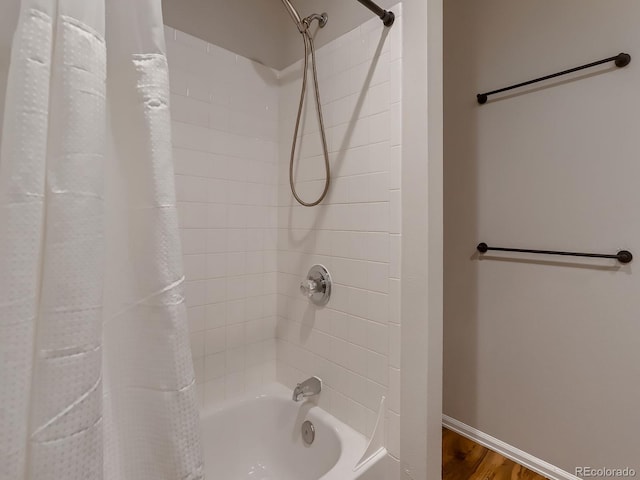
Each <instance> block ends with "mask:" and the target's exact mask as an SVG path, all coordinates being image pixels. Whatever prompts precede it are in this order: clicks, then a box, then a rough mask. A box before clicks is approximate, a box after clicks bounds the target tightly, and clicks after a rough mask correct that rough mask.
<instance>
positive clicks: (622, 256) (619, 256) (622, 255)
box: [476, 242, 633, 263]
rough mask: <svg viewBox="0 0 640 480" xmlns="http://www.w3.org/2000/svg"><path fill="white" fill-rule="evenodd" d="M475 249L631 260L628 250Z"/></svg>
mask: <svg viewBox="0 0 640 480" xmlns="http://www.w3.org/2000/svg"><path fill="white" fill-rule="evenodd" d="M476 249H477V250H478V251H479V252H480V253H487V252H488V251H489V250H495V251H498V252H519V253H535V254H541V255H564V256H570V257H588V258H613V259H616V260H618V261H619V262H620V263H630V262H631V261H632V260H633V255H632V253H631V252H630V251H629V250H620V251H619V252H618V253H616V254H615V255H608V254H601V253H578V252H558V251H554V250H528V249H523V248H501V247H490V246H488V245H487V244H486V243H484V242H482V243H479V244H478V246H477V247H476Z"/></svg>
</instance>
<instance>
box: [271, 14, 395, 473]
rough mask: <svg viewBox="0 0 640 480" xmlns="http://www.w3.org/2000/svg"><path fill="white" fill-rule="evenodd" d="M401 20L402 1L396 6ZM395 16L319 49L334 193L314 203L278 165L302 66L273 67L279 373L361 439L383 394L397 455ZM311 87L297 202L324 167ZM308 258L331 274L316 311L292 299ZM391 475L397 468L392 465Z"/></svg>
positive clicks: (284, 159) (285, 159)
mask: <svg viewBox="0 0 640 480" xmlns="http://www.w3.org/2000/svg"><path fill="white" fill-rule="evenodd" d="M394 11H395V12H397V14H398V15H399V14H400V12H401V11H400V6H397V7H394ZM401 33H402V18H401V16H400V18H398V20H397V21H396V23H395V25H394V26H393V28H391V29H384V28H383V27H382V25H381V23H380V21H379V20H378V19H376V18H374V19H372V20H371V21H368V22H367V23H365V24H364V25H362V26H361V27H359V28H357V29H355V30H353V31H351V32H349V33H347V34H346V35H344V36H342V37H340V38H338V39H337V40H335V41H334V42H332V43H330V44H328V45H326V46H325V47H323V48H321V49H320V50H319V52H318V63H319V65H318V68H319V73H320V93H321V98H322V102H323V108H324V118H325V124H326V127H327V136H328V143H329V149H330V152H331V166H332V175H331V176H332V182H333V183H332V186H331V190H330V193H329V195H328V197H327V199H325V201H324V202H323V204H322V205H321V206H319V207H314V208H305V207H302V206H299V205H297V204H296V203H295V200H293V198H292V195H291V193H290V191H289V181H288V163H289V153H290V150H289V149H290V147H291V135H292V132H293V126H294V121H295V113H296V107H297V102H298V95H299V88H300V75H301V73H300V72H301V64H300V63H298V64H295V65H292V66H291V67H289V68H287V69H285V70H284V71H283V72H281V75H280V76H281V82H282V86H281V90H280V107H279V109H280V127H281V129H280V164H279V184H280V185H279V205H280V206H279V213H278V325H277V337H278V346H277V359H278V365H277V375H278V380H279V381H280V382H282V383H284V384H286V385H288V386H290V387H292V386H293V385H295V383H296V382H297V381H300V380H303V379H305V378H307V377H309V376H311V375H318V376H320V377H321V378H322V379H323V380H324V382H325V389H324V391H323V394H322V395H321V396H320V399H319V402H320V404H321V405H322V406H323V407H324V408H325V409H327V410H328V411H329V412H331V413H332V414H334V415H335V416H337V417H338V418H340V419H341V420H343V421H345V422H346V423H348V424H350V425H351V426H353V427H354V428H355V429H357V430H359V431H360V432H362V433H365V434H367V435H368V434H370V433H371V432H372V429H373V426H374V423H375V420H376V415H377V412H378V406H379V402H380V397H381V396H382V395H385V396H387V398H388V402H387V407H388V409H387V410H388V411H387V412H386V413H387V447H388V449H389V451H390V453H391V455H392V456H393V457H395V459H396V460H397V458H399V454H400V452H399V426H400V417H399V414H400V235H401V225H400V219H401V216H400V158H401V145H400V142H401V125H400V118H401V117H400V101H401V61H402V49H401ZM312 94H313V92H312V91H311V92H309V95H308V98H307V105H308V108H307V109H306V112H305V116H304V122H303V132H302V134H301V136H300V137H301V138H300V142H301V143H300V147H299V150H298V152H299V155H298V158H297V162H298V167H297V170H296V185H297V188H298V191H299V193H300V194H301V195H302V197H303V198H304V199H306V200H307V201H310V200H315V198H316V197H317V195H318V194H319V193H320V192H321V191H322V187H323V179H324V170H323V163H322V156H321V155H322V150H321V144H320V143H319V136H318V127H317V125H318V123H317V120H316V117H315V109H314V108H313V103H311V102H313V97H312V96H311V95H312ZM314 263H322V264H324V265H325V266H327V268H329V270H330V272H331V274H332V277H333V280H334V282H335V286H334V290H333V295H332V298H331V301H330V302H329V304H328V305H327V307H325V308H320V309H318V308H315V307H313V306H312V305H311V304H309V302H308V301H307V300H306V299H305V298H303V297H302V296H301V295H300V294H299V293H298V284H299V282H300V280H301V279H302V278H303V277H304V275H305V274H306V272H307V270H308V268H309V267H310V266H311V265H312V264H314ZM393 466H394V468H395V471H394V473H393V476H390V478H395V477H396V476H397V471H398V468H397V467H398V465H397V463H395V462H394V463H393Z"/></svg>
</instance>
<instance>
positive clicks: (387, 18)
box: [358, 0, 396, 27]
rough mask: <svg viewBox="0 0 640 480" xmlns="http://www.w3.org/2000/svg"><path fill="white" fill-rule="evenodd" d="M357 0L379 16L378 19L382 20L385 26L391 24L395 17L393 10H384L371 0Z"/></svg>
mask: <svg viewBox="0 0 640 480" xmlns="http://www.w3.org/2000/svg"><path fill="white" fill-rule="evenodd" d="M358 1H359V2H360V3H361V4H362V5H364V6H365V7H367V8H368V9H369V10H371V11H372V12H373V13H375V14H376V15H377V16H378V17H380V20H382V23H384V26H385V27H390V26H391V25H393V22H394V20H395V19H396V16H395V15H394V14H393V12H390V11H388V10H385V9H384V8H382V7H380V6H379V5H377V4H376V3H375V2H372V1H371V0H358Z"/></svg>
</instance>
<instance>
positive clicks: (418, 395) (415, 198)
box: [400, 0, 443, 480]
mask: <svg viewBox="0 0 640 480" xmlns="http://www.w3.org/2000/svg"><path fill="white" fill-rule="evenodd" d="M403 6H404V12H403V15H404V26H403V29H404V35H403V53H404V57H403V65H404V69H403V85H402V89H403V90H402V91H403V129H402V142H403V156H402V215H403V219H402V224H403V232H402V279H401V283H402V375H401V398H402V418H401V432H402V435H401V442H400V443H401V445H400V449H401V451H402V457H401V472H402V479H403V480H416V479H425V478H426V479H429V480H431V479H436V478H440V476H441V475H442V471H441V464H442V456H441V446H442V431H441V417H442V271H443V264H442V248H443V246H442V228H443V218H442V215H443V214H442V0H429V1H426V2H425V1H424V0H405V2H404V3H403Z"/></svg>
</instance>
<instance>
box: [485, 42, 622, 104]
mask: <svg viewBox="0 0 640 480" xmlns="http://www.w3.org/2000/svg"><path fill="white" fill-rule="evenodd" d="M608 62H615V63H616V67H619V68H622V67H626V66H627V65H629V63H631V55H629V54H628V53H620V54H618V55H616V56H615V57H609V58H605V59H604V60H598V61H597V62H592V63H588V64H586V65H582V66H580V67H575V68H570V69H569V70H564V71H562V72H558V73H553V74H551V75H546V76H544V77H540V78H536V79H535V80H529V81H528V82H522V83H518V84H517V85H511V86H510V87H504V88H500V89H498V90H493V91H492V92H487V93H479V94H478V95H476V97H477V98H478V103H479V104H480V105H483V104H485V103H487V100H488V99H489V98H488V97H489V95H494V94H496V93H502V92H506V91H508V90H513V89H514V88H520V87H526V86H527V85H531V84H532V83H538V82H542V81H544V80H549V79H550V78H555V77H559V76H561V75H567V74H569V73H573V72H577V71H579V70H584V69H585V68H591V67H595V66H597V65H602V64H603V63H608Z"/></svg>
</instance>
